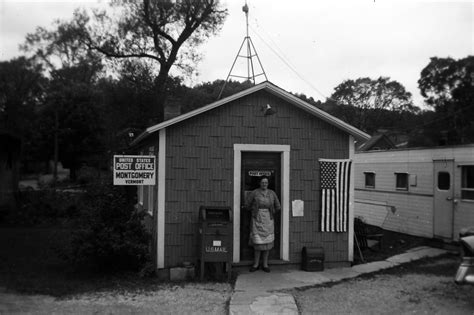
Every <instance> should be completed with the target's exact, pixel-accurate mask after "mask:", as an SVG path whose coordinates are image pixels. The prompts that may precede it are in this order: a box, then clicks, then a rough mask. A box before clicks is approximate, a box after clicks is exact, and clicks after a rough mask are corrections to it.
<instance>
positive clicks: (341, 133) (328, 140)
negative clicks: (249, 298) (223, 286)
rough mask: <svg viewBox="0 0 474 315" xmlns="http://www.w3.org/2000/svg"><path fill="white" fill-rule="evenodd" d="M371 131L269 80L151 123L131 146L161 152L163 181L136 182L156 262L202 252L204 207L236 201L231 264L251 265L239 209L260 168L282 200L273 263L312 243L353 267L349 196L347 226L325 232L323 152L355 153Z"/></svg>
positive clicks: (291, 258)
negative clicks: (148, 219) (149, 225)
mask: <svg viewBox="0 0 474 315" xmlns="http://www.w3.org/2000/svg"><path fill="white" fill-rule="evenodd" d="M368 138H369V136H368V135H367V134H365V133H364V132H362V131H360V130H358V129H356V128H355V127H353V126H350V125H348V124H347V123H345V122H343V121H341V120H339V119H337V118H335V117H333V116H331V115H329V114H327V113H326V112H324V111H322V110H320V109H318V108H316V107H314V106H312V105H310V104H308V103H306V102H304V101H302V100H301V99H299V98H297V97H295V96H293V95H292V94H290V93H289V92H287V91H284V90H283V89H281V88H279V87H277V86H275V85H273V84H271V83H270V82H264V83H261V84H258V85H256V86H253V87H251V88H249V89H247V90H244V91H242V92H239V93H237V94H234V95H231V96H229V97H227V98H224V99H222V100H219V101H216V102H214V103H212V104H209V105H207V106H204V107H202V108H199V109H196V110H194V111H192V112H189V113H186V114H184V115H181V116H178V117H175V118H173V119H170V120H167V121H165V122H162V123H160V124H158V125H155V126H151V127H149V128H148V129H146V131H145V132H143V133H142V134H140V135H139V136H138V137H137V138H136V139H135V140H134V142H133V143H132V144H133V145H134V146H135V147H136V149H137V151H138V152H139V153H141V154H143V155H148V154H154V155H156V156H157V161H158V166H157V169H158V172H157V182H158V183H157V185H156V186H140V187H139V190H138V199H139V202H140V203H141V204H143V208H144V209H145V210H147V211H148V212H149V213H150V214H151V215H152V217H153V219H152V220H151V222H154V223H153V224H154V227H153V233H154V237H155V258H156V265H157V267H158V268H159V269H162V270H166V269H169V268H172V267H175V266H179V265H181V264H182V263H183V262H185V261H195V260H196V259H197V244H198V239H199V232H198V209H199V207H200V206H201V205H205V206H221V207H222V206H228V207H231V208H232V211H233V218H232V222H233V223H232V224H233V226H234V232H233V233H234V234H233V235H232V239H233V262H234V264H239V265H242V264H243V265H245V264H250V263H251V260H252V257H253V251H252V249H251V247H249V245H248V231H249V228H248V224H249V214H248V212H247V211H243V210H241V209H242V205H243V198H244V196H245V194H246V193H247V192H248V191H250V190H253V189H255V188H257V186H256V185H257V178H258V177H259V176H261V175H262V174H265V175H267V176H269V177H270V188H271V189H273V190H275V192H276V193H277V195H278V197H279V199H280V201H281V204H282V211H281V214H280V215H279V216H278V218H276V220H275V221H276V222H277V223H278V224H276V242H275V248H274V249H273V250H272V252H271V253H270V259H271V262H273V263H279V264H299V263H300V262H301V252H302V248H303V247H305V246H306V247H322V248H324V250H325V255H326V256H325V257H326V264H327V265H328V266H331V265H332V266H336V265H344V266H349V264H350V262H351V261H352V260H353V227H352V224H351V223H350V222H352V221H350V219H351V218H352V216H353V202H351V203H349V202H348V205H349V219H348V222H349V223H348V228H347V231H345V232H322V231H321V228H320V226H321V184H320V181H321V174H320V164H319V161H318V159H321V158H324V159H353V157H354V152H355V144H354V142H355V140H359V141H365V140H367V139H368ZM351 178H353V177H351ZM349 196H350V197H349V198H353V191H350V194H349ZM294 204H297V205H298V210H301V211H298V210H297V209H294V208H293V205H294Z"/></svg>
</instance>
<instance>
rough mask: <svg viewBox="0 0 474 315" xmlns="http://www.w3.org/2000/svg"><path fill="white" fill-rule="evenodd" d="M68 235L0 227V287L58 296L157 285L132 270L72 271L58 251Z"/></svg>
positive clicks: (67, 231) (66, 231)
mask: <svg viewBox="0 0 474 315" xmlns="http://www.w3.org/2000/svg"><path fill="white" fill-rule="evenodd" d="M70 235H71V229H68V228H56V227H49V228H0V287H3V288H5V289H7V290H9V291H15V292H20V293H37V294H47V295H52V296H57V297H58V296H65V295H70V294H76V293H85V292H90V291H100V290H110V289H112V290H122V289H126V290H142V289H151V288H153V287H156V286H157V285H158V284H160V283H158V282H157V280H156V279H154V278H140V277H138V275H137V273H135V272H127V273H124V272H121V273H120V274H113V273H110V274H104V273H101V274H98V273H94V272H87V271H78V270H75V269H74V268H73V267H72V266H70V264H68V263H67V261H66V260H64V259H62V258H61V255H60V250H59V249H61V248H64V246H67V244H68V241H69V237H70Z"/></svg>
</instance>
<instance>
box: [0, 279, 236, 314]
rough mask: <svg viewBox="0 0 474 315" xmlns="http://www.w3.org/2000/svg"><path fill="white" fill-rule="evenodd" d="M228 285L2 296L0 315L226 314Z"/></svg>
mask: <svg viewBox="0 0 474 315" xmlns="http://www.w3.org/2000/svg"><path fill="white" fill-rule="evenodd" d="M231 293H232V288H231V286H230V285H229V284H225V283H203V284H186V285H183V286H178V285H175V286H164V287H163V288H162V289H160V290H158V291H152V292H150V291H146V292H145V291H142V292H133V293H131V292H111V291H106V292H96V293H88V294H80V295H75V296H72V297H67V298H61V299H58V298H54V297H51V296H47V295H22V294H15V293H8V292H0V314H19V313H21V314H25V313H27V314H226V312H227V301H228V300H229V298H230V295H231Z"/></svg>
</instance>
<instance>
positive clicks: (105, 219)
mask: <svg viewBox="0 0 474 315" xmlns="http://www.w3.org/2000/svg"><path fill="white" fill-rule="evenodd" d="M111 183H112V180H111V179H110V178H108V179H105V180H103V181H98V182H96V183H94V184H92V185H90V186H89V187H88V189H87V193H86V195H85V198H84V202H83V204H82V205H81V209H80V211H79V215H78V217H77V219H76V222H75V226H74V229H73V232H72V237H71V241H70V252H68V253H66V256H67V258H69V260H70V261H71V262H72V263H73V264H74V265H75V266H77V267H80V268H82V269H84V268H87V269H91V270H94V271H111V272H114V271H119V270H134V271H138V270H140V268H142V267H143V266H144V265H145V264H146V263H147V262H148V261H149V256H150V255H149V242H150V234H149V233H148V232H147V231H146V230H145V229H144V226H143V225H142V219H143V215H144V213H140V212H138V211H136V210H135V207H134V204H135V202H134V198H133V197H132V196H131V195H132V194H129V193H127V189H126V188H125V187H123V186H113V185H112V184H111Z"/></svg>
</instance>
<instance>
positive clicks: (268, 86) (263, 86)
mask: <svg viewBox="0 0 474 315" xmlns="http://www.w3.org/2000/svg"><path fill="white" fill-rule="evenodd" d="M260 90H266V91H268V92H270V93H272V94H274V95H276V96H279V97H281V98H283V99H285V100H286V101H288V102H290V103H292V104H293V105H295V106H297V107H299V108H301V109H303V110H305V111H307V112H309V113H311V114H313V115H314V116H316V117H318V118H320V119H322V120H324V121H326V122H327V123H329V124H332V125H334V126H336V127H338V128H340V129H342V130H344V131H346V132H347V133H349V134H351V135H353V136H354V137H355V138H358V139H363V140H367V139H369V138H370V135H368V134H366V133H365V132H363V131H361V130H359V129H357V128H355V127H354V126H351V125H349V124H347V123H345V122H343V121H342V120H340V119H338V118H336V117H334V116H332V115H330V114H328V113H326V112H325V111H323V110H320V109H319V108H317V107H315V106H312V105H310V104H308V103H306V102H305V101H303V100H301V99H299V98H298V97H296V96H294V95H292V94H290V93H288V92H287V91H285V90H283V89H281V88H279V87H277V86H276V85H273V84H272V83H270V82H268V81H265V82H263V83H260V84H258V85H255V86H253V87H251V88H249V89H246V90H244V91H241V92H239V93H236V94H233V95H231V96H228V97H226V98H223V99H221V100H218V101H216V102H214V103H211V104H209V105H206V106H204V107H201V108H198V109H195V110H193V111H191V112H188V113H186V114H183V115H180V116H177V117H175V118H173V119H170V120H166V121H164V122H162V123H159V124H157V125H154V126H151V127H148V128H147V129H146V130H145V131H144V132H142V133H141V134H140V135H139V136H138V137H137V138H136V139H135V140H133V142H132V143H131V145H136V144H138V143H139V142H140V141H142V140H143V139H145V138H146V137H148V136H149V135H150V134H152V133H154V132H156V131H158V130H161V129H163V128H166V127H168V126H171V125H174V124H176V123H179V122H181V121H183V120H186V119H188V118H191V117H194V116H197V115H199V114H202V113H204V112H207V111H209V110H211V109H214V108H216V107H219V106H221V105H224V104H226V103H229V102H232V101H234V100H236V99H239V98H241V97H244V96H247V95H249V94H252V93H254V92H257V91H260Z"/></svg>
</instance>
